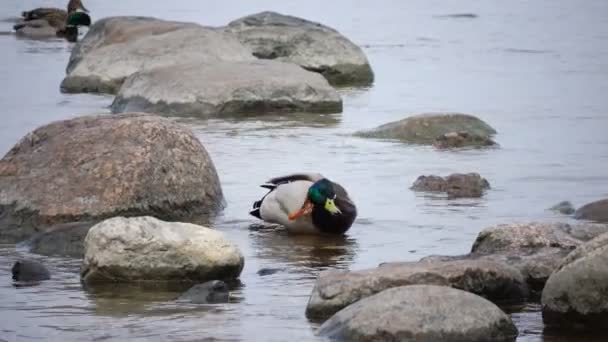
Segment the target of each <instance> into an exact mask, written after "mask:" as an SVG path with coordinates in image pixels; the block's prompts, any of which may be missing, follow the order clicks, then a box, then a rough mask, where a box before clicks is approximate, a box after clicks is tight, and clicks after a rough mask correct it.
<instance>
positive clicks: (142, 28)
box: [67, 16, 201, 74]
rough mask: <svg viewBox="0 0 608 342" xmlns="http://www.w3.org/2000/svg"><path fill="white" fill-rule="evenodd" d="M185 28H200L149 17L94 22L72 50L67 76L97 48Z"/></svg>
mask: <svg viewBox="0 0 608 342" xmlns="http://www.w3.org/2000/svg"><path fill="white" fill-rule="evenodd" d="M187 27H201V26H200V25H197V24H193V23H184V22H178V21H167V20H161V19H157V18H151V17H133V16H119V17H107V18H103V19H100V20H97V21H95V23H94V24H93V25H91V27H90V28H89V30H88V31H87V34H86V35H85V36H84V37H83V38H82V39H81V40H80V41H79V42H78V43H77V44H76V45H74V48H72V52H71V54H70V60H69V62H68V66H67V73H68V74H69V73H70V72H71V71H72V70H73V69H74V68H75V67H76V65H77V64H78V63H79V62H80V60H82V58H83V56H84V55H86V54H87V53H89V52H91V51H92V50H95V49H97V48H100V47H103V46H106V45H110V44H115V43H125V42H128V41H133V40H136V39H139V38H142V37H145V36H155V35H159V34H163V33H167V32H172V31H175V30H179V29H182V28H187Z"/></svg>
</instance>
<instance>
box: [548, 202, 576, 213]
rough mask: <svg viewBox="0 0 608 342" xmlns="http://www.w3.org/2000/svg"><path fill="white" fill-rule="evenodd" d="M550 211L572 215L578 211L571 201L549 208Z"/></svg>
mask: <svg viewBox="0 0 608 342" xmlns="http://www.w3.org/2000/svg"><path fill="white" fill-rule="evenodd" d="M549 210H552V211H556V212H558V213H560V214H564V215H571V214H574V212H575V211H576V210H575V209H574V206H573V205H572V203H570V202H569V201H562V202H559V203H557V204H556V205H554V206H552V207H551V208H549Z"/></svg>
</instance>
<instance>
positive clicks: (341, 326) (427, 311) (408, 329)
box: [318, 285, 518, 341]
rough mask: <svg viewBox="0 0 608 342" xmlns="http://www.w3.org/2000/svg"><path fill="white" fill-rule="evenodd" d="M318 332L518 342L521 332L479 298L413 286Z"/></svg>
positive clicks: (372, 300) (374, 299) (342, 336)
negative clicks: (517, 338) (516, 341)
mask: <svg viewBox="0 0 608 342" xmlns="http://www.w3.org/2000/svg"><path fill="white" fill-rule="evenodd" d="M318 333H319V335H322V336H327V337H329V338H331V339H335V340H339V341H410V340H411V341H414V340H416V341H419V340H420V341H515V338H516V337H517V334H518V331H517V328H516V327H515V325H514V324H513V322H512V321H511V319H510V318H509V316H508V315H507V314H505V313H504V312H502V311H501V310H500V309H499V308H498V307H497V306H496V305H494V304H492V303H491V302H489V301H487V300H485V299H483V298H481V297H479V296H476V295H474V294H471V293H468V292H465V291H461V290H457V289H453V288H450V287H445V286H428V285H414V286H403V287H397V288H393V289H390V290H386V291H383V292H381V293H379V294H376V295H374V296H371V297H368V298H365V299H363V300H361V301H359V302H357V303H355V304H353V305H350V306H348V307H347V308H345V309H343V310H341V311H340V312H338V313H337V314H335V315H334V316H333V317H331V318H330V319H329V320H327V321H326V322H325V323H324V324H323V325H322V326H321V327H320V328H319V332H318Z"/></svg>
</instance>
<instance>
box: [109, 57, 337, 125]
mask: <svg viewBox="0 0 608 342" xmlns="http://www.w3.org/2000/svg"><path fill="white" fill-rule="evenodd" d="M112 111H113V112H115V113H120V112H129V111H143V112H150V113H160V114H164V115H179V116H197V117H203V118H207V117H214V116H222V115H230V114H242V113H256V114H263V113H267V112H294V111H297V112H316V113H335V112H340V111H342V100H341V99H340V96H339V95H338V93H337V92H336V90H335V89H333V88H332V87H331V86H330V85H329V84H328V83H327V81H326V80H325V79H324V78H323V77H322V76H320V75H319V74H316V73H313V72H309V71H306V70H304V69H302V68H300V67H299V66H297V65H295V64H290V63H282V62H277V61H262V60H256V61H249V62H220V63H214V64H209V65H206V64H200V63H191V64H179V65H174V66H168V67H162V68H155V69H151V70H147V71H142V72H138V73H136V74H133V75H131V76H130V77H128V78H127V79H126V81H125V82H124V84H123V85H122V87H121V88H120V91H119V92H118V95H117V96H116V98H115V100H114V103H113V104H112Z"/></svg>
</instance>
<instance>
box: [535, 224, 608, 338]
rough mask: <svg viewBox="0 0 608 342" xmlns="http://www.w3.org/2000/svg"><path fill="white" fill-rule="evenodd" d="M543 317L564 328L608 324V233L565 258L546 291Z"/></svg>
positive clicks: (606, 325) (601, 326)
mask: <svg viewBox="0 0 608 342" xmlns="http://www.w3.org/2000/svg"><path fill="white" fill-rule="evenodd" d="M542 305H543V321H544V322H545V324H547V325H550V326H558V327H561V328H564V327H568V328H585V329H607V328H608V234H603V235H600V236H598V237H596V238H595V239H593V240H591V241H589V242H587V243H585V244H583V245H581V246H579V247H578V248H577V249H576V250H574V251H573V252H572V253H570V254H569V255H568V256H567V257H566V258H565V259H563V260H562V263H561V265H560V266H559V267H558V268H557V269H556V270H555V272H554V273H553V274H552V275H551V277H549V280H547V283H546V285H545V288H544V290H543V293H542Z"/></svg>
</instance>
